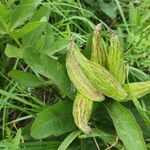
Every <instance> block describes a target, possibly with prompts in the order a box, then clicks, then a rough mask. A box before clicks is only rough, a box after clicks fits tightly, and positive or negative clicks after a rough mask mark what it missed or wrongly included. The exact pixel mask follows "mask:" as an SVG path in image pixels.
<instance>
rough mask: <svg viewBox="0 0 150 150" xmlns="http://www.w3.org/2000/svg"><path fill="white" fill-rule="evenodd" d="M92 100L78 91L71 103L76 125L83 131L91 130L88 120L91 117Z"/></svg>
mask: <svg viewBox="0 0 150 150" xmlns="http://www.w3.org/2000/svg"><path fill="white" fill-rule="evenodd" d="M92 107H93V101H91V100H90V99H88V98H87V97H85V96H84V95H82V94H80V93H78V94H77V95H76V98H75V100H74V103H73V117H74V121H75V123H76V125H77V126H78V127H79V129H80V130H81V131H83V132H84V133H89V132H90V131H91V128H90V126H89V125H88V121H89V119H90V117H91V113H92Z"/></svg>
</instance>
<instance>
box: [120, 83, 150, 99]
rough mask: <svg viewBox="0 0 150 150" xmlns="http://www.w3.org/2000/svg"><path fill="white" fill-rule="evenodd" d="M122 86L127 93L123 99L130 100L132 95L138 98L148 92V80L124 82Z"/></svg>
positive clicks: (149, 87)
mask: <svg viewBox="0 0 150 150" xmlns="http://www.w3.org/2000/svg"><path fill="white" fill-rule="evenodd" d="M123 88H124V89H125V91H126V92H127V94H128V96H127V97H126V98H125V100H124V101H126V100H130V99H132V97H136V98H140V97H143V96H145V95H146V94H149V93H150V81H147V82H134V83H128V84H124V85H123Z"/></svg>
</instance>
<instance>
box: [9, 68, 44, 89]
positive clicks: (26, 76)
mask: <svg viewBox="0 0 150 150" xmlns="http://www.w3.org/2000/svg"><path fill="white" fill-rule="evenodd" d="M8 76H9V77H11V78H12V79H13V80H15V81H16V82H18V83H20V84H21V85H23V86H25V87H40V86H42V85H44V81H43V80H42V79H40V78H38V77H37V76H36V75H34V74H32V73H29V72H23V71H21V70H11V71H10V72H9V73H8Z"/></svg>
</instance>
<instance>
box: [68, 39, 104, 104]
mask: <svg viewBox="0 0 150 150" xmlns="http://www.w3.org/2000/svg"><path fill="white" fill-rule="evenodd" d="M76 48H77V47H76V45H75V44H74V43H72V42H71V44H70V48H69V52H68V56H67V59H66V68H67V73H68V76H69V78H70V80H71V81H72V83H73V84H74V86H75V87H76V89H77V90H78V91H79V92H80V93H82V94H83V95H85V96H86V97H87V98H89V99H91V100H93V101H102V100H104V96H103V95H102V94H101V93H100V92H99V91H97V90H96V88H95V87H94V86H93V85H92V84H91V82H90V81H89V79H88V78H87V77H86V75H85V74H84V72H83V70H82V69H81V67H80V66H79V64H78V62H77V60H76V58H75V56H74V52H73V51H74V49H76Z"/></svg>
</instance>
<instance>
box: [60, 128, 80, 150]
mask: <svg viewBox="0 0 150 150" xmlns="http://www.w3.org/2000/svg"><path fill="white" fill-rule="evenodd" d="M81 133H82V132H81V131H79V130H77V131H74V132H72V133H70V134H69V135H68V136H67V137H66V138H65V139H64V141H63V142H62V143H61V145H60V146H59V148H58V150H66V149H67V147H68V146H69V145H70V144H71V142H72V141H73V140H74V139H75V138H76V137H77V136H79V135H80V134H81Z"/></svg>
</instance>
